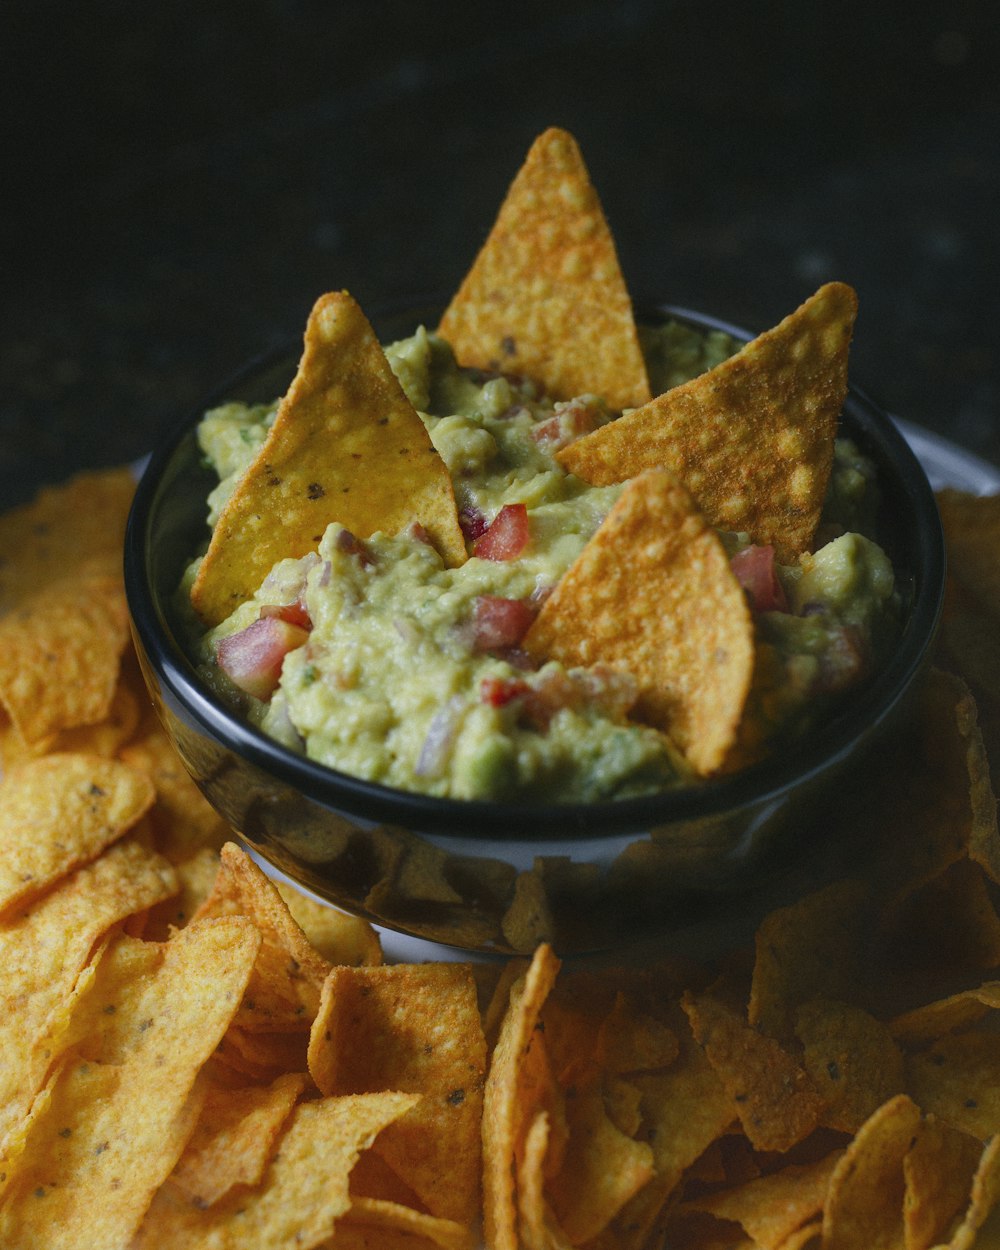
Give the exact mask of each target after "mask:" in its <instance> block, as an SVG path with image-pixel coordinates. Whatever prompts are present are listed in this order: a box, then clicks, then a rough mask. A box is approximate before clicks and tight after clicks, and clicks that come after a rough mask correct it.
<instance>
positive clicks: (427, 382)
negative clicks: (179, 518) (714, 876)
mask: <svg viewBox="0 0 1000 1250" xmlns="http://www.w3.org/2000/svg"><path fill="white" fill-rule="evenodd" d="M642 342H643V351H644V355H645V356H646V359H647V362H648V365H649V370H650V376H651V380H652V382H653V385H654V387H659V388H660V389H666V388H667V387H668V386H673V385H677V384H678V383H679V382H683V381H685V380H686V379H688V378H690V377H694V376H696V375H698V374H699V373H701V372H703V371H705V370H706V369H708V368H711V367H712V366H714V365H715V364H717V363H719V362H720V361H721V360H723V359H725V358H726V357H727V356H728V355H730V354H731V353H732V352H733V351H735V350H736V348H737V346H738V344H736V343H735V341H734V340H732V339H730V338H729V337H728V336H726V335H724V334H721V333H718V332H716V333H712V334H709V335H703V334H701V333H699V332H697V331H694V330H692V329H689V328H687V327H685V326H682V325H679V324H676V323H670V324H668V325H666V326H662V327H657V328H655V329H643V331H642ZM386 355H387V358H388V360H389V362H390V365H391V367H392V369H393V372H394V373H395V375H396V377H397V378H398V379H399V382H400V383H401V385H402V387H403V389H404V391H405V392H406V395H407V397H408V398H409V400H410V402H411V403H412V404H413V406H414V408H415V409H416V410H417V411H418V412H419V413H420V415H421V418H422V420H423V421H424V424H425V425H426V427H427V429H428V432H429V434H430V437H431V440H432V442H433V444H434V447H435V448H436V449H437V451H438V453H439V454H440V456H441V457H442V459H443V460H444V462H445V464H446V465H447V468H448V470H449V472H450V474H451V478H452V481H453V483H454V489H455V496H456V502H457V504H458V509H459V518H460V522H461V526H462V530H463V532H464V534H465V537H466V540H467V544H468V548H469V551H470V556H469V558H468V560H467V561H466V562H465V563H464V564H462V565H460V566H459V567H456V568H449V567H446V566H445V564H444V562H443V561H442V559H441V557H440V555H439V554H438V552H437V551H436V549H435V548H434V547H433V546H432V545H430V543H429V542H428V541H427V536H426V534H424V533H423V532H422V530H421V527H420V526H419V525H417V524H414V525H411V526H410V527H409V529H407V530H406V531H405V532H403V533H400V534H382V533H376V534H374V535H373V536H371V537H368V538H364V539H361V538H358V537H357V536H355V535H354V534H352V533H350V532H349V531H348V530H346V529H344V527H343V526H340V525H337V524H333V525H331V526H329V528H328V529H327V530H326V532H325V534H324V535H323V536H322V539H321V541H320V542H319V544H318V547H317V549H316V550H315V551H312V552H310V553H309V554H308V555H306V556H304V557H303V558H301V559H295V560H292V559H288V560H282V561H280V562H279V563H278V564H277V565H276V566H275V567H274V568H273V569H272V571H271V572H270V574H269V575H268V576H267V578H266V579H265V580H264V582H263V584H262V585H261V586H260V587H259V589H258V590H257V591H256V593H255V595H254V597H253V598H252V599H251V600H249V601H248V602H246V603H243V604H242V605H241V606H240V607H239V608H237V609H236V611H234V612H233V613H232V615H231V616H229V617H228V618H227V619H226V620H224V621H223V622H222V623H221V624H220V625H218V626H216V627H215V628H214V629H210V630H208V631H207V632H203V631H202V628H201V627H200V626H198V625H196V624H195V622H194V621H193V619H192V620H191V625H192V639H193V641H192V648H193V651H194V654H195V656H196V659H197V662H198V664H199V667H200V669H201V671H202V673H203V675H204V676H205V677H206V679H207V680H208V681H209V682H210V683H211V684H212V685H213V686H214V687H215V688H216V690H217V691H218V692H219V693H220V694H221V695H222V696H223V697H224V698H225V699H227V700H228V701H229V702H231V703H233V704H234V705H236V706H238V707H239V708H240V709H241V710H242V711H243V713H244V714H245V715H246V716H248V717H249V718H250V720H251V721H253V722H254V723H255V724H257V725H258V726H259V727H260V728H261V729H262V730H263V731H264V732H265V733H267V734H269V735H270V736H272V737H273V738H275V739H277V740H278V741H280V742H282V743H284V744H285V745H286V746H288V747H290V748H292V749H294V750H296V751H301V752H303V753H304V754H305V755H307V756H308V757H309V758H311V759H313V760H316V761H318V762H319V763H321V764H324V765H327V766H329V767H331V768H335V769H337V770H340V771H343V772H346V773H350V774H353V775H354V776H357V777H361V778H365V779H368V780H371V781H376V782H380V783H383V784H385V785H389V786H395V787H398V788H402V789H407V790H413V791H419V792H422V793H426V794H432V795H441V796H449V797H453V798H460V799H495V798H501V799H511V798H516V799H522V800H527V799H546V800H555V801H563V802H566V801H593V800H600V799H608V798H620V797H624V796H628V795H636V794H643V793H648V792H651V791H655V790H658V789H664V788H670V787H675V786H680V785H685V784H693V783H694V781H695V779H694V778H693V777H692V776H691V774H690V772H689V769H688V767H687V765H686V764H685V762H684V761H683V759H682V758H681V757H680V756H679V755H678V753H677V752H676V751H675V750H674V748H673V747H672V745H671V743H670V741H669V740H668V738H667V737H666V736H665V735H664V734H662V733H661V732H660V731H658V730H657V729H654V728H652V727H650V726H647V725H643V724H640V723H638V722H636V721H634V720H632V719H630V715H629V713H630V710H631V708H632V706H633V704H634V702H635V700H636V697H637V689H636V683H635V682H634V680H633V679H632V678H631V677H630V675H629V674H628V673H627V672H622V671H620V670H617V669H611V668H610V667H606V666H601V665H597V666H593V667H589V668H568V669H567V668H565V667H564V666H563V665H562V664H560V663H557V662H548V663H545V664H543V665H541V667H537V666H536V665H535V664H534V663H533V662H532V661H531V660H530V659H529V657H528V655H527V654H526V653H525V652H524V651H523V650H522V649H521V648H520V646H519V645H518V644H519V642H520V639H521V638H522V636H523V635H524V633H525V631H526V630H527V628H528V626H529V625H530V624H531V622H532V620H533V619H534V616H535V614H536V612H537V610H538V608H539V606H540V605H541V603H542V602H544V599H545V597H546V596H547V595H548V594H549V593H550V592H551V590H552V589H553V587H554V586H555V585H556V583H557V582H558V581H559V579H560V577H561V576H562V575H563V573H565V571H566V570H567V569H568V568H569V567H570V565H571V564H572V563H573V562H574V560H575V559H576V557H577V556H578V555H579V554H580V552H581V550H582V548H583V546H584V544H585V543H586V542H587V540H588V539H589V538H590V537H591V536H592V535H593V533H594V532H595V530H596V529H597V528H598V526H599V525H600V523H601V521H602V520H603V518H604V517H605V516H606V515H607V513H608V511H609V509H610V508H611V506H612V504H613V503H614V502H615V500H616V499H617V497H618V495H619V494H620V492H621V490H622V487H621V486H617V485H616V486H603V487H594V486H590V485H588V484H587V483H585V482H583V481H582V480H580V479H579V478H576V477H575V476H573V475H572V474H570V473H568V472H567V471H566V470H565V469H563V468H562V467H561V466H560V464H559V463H558V461H557V460H556V459H555V452H556V451H558V450H559V449H560V448H561V447H563V446H565V445H567V444H568V443H569V442H571V441H572V440H573V439H575V438H577V437H580V436H581V435H583V434H586V433H588V432H590V431H592V430H594V429H596V428H598V426H601V425H603V424H605V423H607V422H608V421H610V420H613V419H614V417H615V416H617V415H618V414H617V413H615V412H613V411H611V410H609V408H608V407H607V405H606V404H605V403H604V402H603V400H602V399H601V398H600V397H599V396H596V395H582V396H580V397H578V398H576V399H573V400H570V401H566V402H552V401H551V400H548V399H546V398H544V397H542V396H540V395H539V393H538V392H537V389H536V388H535V387H534V385H533V384H532V383H531V382H530V381H528V380H526V379H523V378H519V377H512V376H506V375H499V374H493V373H484V372H482V371H477V370H472V369H464V368H460V367H459V366H458V365H457V364H456V362H455V359H454V355H453V353H452V351H451V348H450V347H449V345H448V344H447V343H446V342H445V341H444V340H443V339H442V338H440V337H438V336H436V335H434V334H432V333H429V332H428V331H427V330H425V329H423V328H421V329H419V330H417V332H416V333H415V334H413V335H412V336H411V337H410V338H407V339H404V340H402V341H400V342H397V343H393V344H391V345H390V346H388V347H387V348H386ZM276 410H277V404H276V403H275V404H271V405H261V406H246V405H242V404H226V405H223V406H222V407H220V408H216V409H214V410H212V411H211V412H209V413H207V414H206V415H205V417H204V419H203V421H202V423H201V426H200V428H199V442H200V446H201V449H202V451H203V453H204V455H205V457H206V458H207V460H208V462H209V463H210V464H211V466H212V468H213V469H214V470H215V472H217V473H218V475H219V479H220V480H219V484H218V486H217V487H216V488H215V489H214V490H213V491H212V493H211V495H210V497H209V523H210V524H214V522H215V520H216V519H217V518H218V516H219V513H220V511H221V509H222V508H223V507H224V505H225V502H226V500H227V499H228V498H229V495H230V494H231V492H232V490H233V488H234V486H235V484H236V482H237V481H238V480H239V478H240V475H241V474H242V473H243V472H244V471H245V470H246V468H247V467H248V465H249V464H250V463H251V461H252V460H253V458H254V456H255V455H256V452H257V451H258V449H259V448H260V447H261V445H262V444H263V441H264V439H265V437H266V435H267V431H268V429H269V428H270V425H271V423H272V422H273V420H274V416H275V412H276ZM873 479H874V474H873V469H872V466H871V465H870V463H869V462H868V461H867V460H866V459H865V458H864V457H863V456H862V455H861V454H860V453H859V452H858V450H857V449H856V448H855V447H853V446H852V445H851V444H850V443H847V442H840V443H839V444H838V446H837V450H836V458H835V467H834V471H833V474H832V475H831V485H830V492H829V498H828V501H827V507H826V511H825V513H824V519H823V523H822V525H821V536H822V538H823V539H824V540H828V541H822V543H821V545H819V546H818V549H817V550H816V551H815V552H814V553H813V554H810V555H805V556H803V557H802V558H801V560H800V562H799V563H798V564H797V565H795V566H794V567H782V566H779V565H777V564H776V563H775V562H774V558H773V551H772V550H771V548H761V547H755V546H753V545H751V544H750V543H749V540H748V538H747V536H746V535H741V534H724V535H723V540H724V542H725V544H726V548H727V551H728V553H729V554H730V556H731V558H732V563H733V568H734V571H735V572H736V574H737V576H738V578H739V579H740V581H741V583H742V584H743V585H744V587H745V588H746V591H747V594H748V596H749V597H750V600H751V604H752V606H753V608H754V620H755V628H756V635H757V655H758V661H757V672H756V676H755V679H754V686H753V690H752V692H751V696H750V700H749V703H748V707H747V711H746V714H745V716H744V721H745V724H744V727H743V731H742V733H741V740H740V743H739V747H738V753H737V754H738V755H739V757H740V760H741V761H745V760H749V759H753V758H756V756H758V755H759V754H761V753H763V752H764V751H766V750H768V749H772V748H773V746H774V745H775V743H777V742H779V741H781V740H783V739H785V738H787V737H788V736H790V735H792V734H795V733H798V732H801V730H802V729H803V728H804V727H805V726H806V725H807V724H808V723H811V722H812V721H814V720H815V719H816V717H817V716H818V715H819V714H821V713H822V711H823V709H825V708H826V707H828V706H829V705H830V704H832V703H833V702H835V700H836V699H837V698H838V696H840V695H841V693H842V692H843V691H844V690H846V689H848V688H850V687H851V686H853V685H855V684H856V683H857V682H858V681H860V680H862V679H863V678H864V677H865V676H866V675H867V674H868V673H869V672H870V671H871V669H872V667H873V666H875V665H877V664H878V662H879V657H880V655H881V654H882V653H883V651H884V648H885V647H886V646H887V645H889V643H890V641H891V638H892V636H893V629H894V622H895V616H896V593H895V590H894V584H893V570H892V566H891V564H890V562H889V560H888V558H887V557H886V555H885V554H884V553H883V552H882V551H881V549H880V548H879V547H878V546H877V544H876V543H875V541H874V540H873V538H871V537H870V536H869V535H870V534H871V526H872V518H873V515H874V492H875V483H874V480H873ZM197 566H198V562H197V561H195V562H194V564H193V565H192V566H191V568H190V569H189V570H188V573H187V575H186V577H185V583H184V587H182V594H181V599H182V600H183V601H185V602H186V601H187V595H186V593H185V592H186V589H187V588H188V587H189V586H190V584H191V581H192V580H193V578H194V575H195V573H196V572H197Z"/></svg>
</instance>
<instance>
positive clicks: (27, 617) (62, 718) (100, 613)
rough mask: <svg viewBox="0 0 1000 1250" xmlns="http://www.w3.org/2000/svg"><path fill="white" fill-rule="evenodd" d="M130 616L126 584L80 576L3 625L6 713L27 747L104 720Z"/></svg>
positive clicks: (25, 604) (45, 592)
mask: <svg viewBox="0 0 1000 1250" xmlns="http://www.w3.org/2000/svg"><path fill="white" fill-rule="evenodd" d="M127 640H128V614H127V612H126V608H125V595H124V591H123V590H122V588H121V585H120V579H118V578H115V577H112V576H106V575H99V574H90V575H84V574H76V575H73V576H70V577H66V578H64V579H63V580H62V581H58V582H52V583H50V584H48V585H46V586H44V587H43V588H42V589H41V590H39V591H37V592H36V593H35V594H33V595H31V596H29V597H28V598H25V599H24V600H23V601H22V602H21V603H20V604H19V605H18V607H17V608H15V609H14V611H12V612H9V613H8V614H7V615H6V616H4V617H0V706H2V707H3V708H4V709H5V710H6V712H7V714H8V716H9V717H10V719H11V721H12V722H13V724H14V727H15V729H16V730H17V732H18V733H19V734H20V736H21V738H22V739H23V740H24V741H25V742H26V743H29V744H30V743H33V742H37V741H38V740H39V739H41V738H45V737H46V736H47V735H49V734H52V733H57V732H58V731H59V730H61V729H74V728H76V727H77V726H78V725H91V724H94V723H95V722H96V721H100V720H103V719H104V718H105V717H106V716H107V714H108V712H109V710H110V708H111V703H112V700H113V699H114V694H115V686H116V684H117V682H118V670H119V666H120V663H121V656H122V652H123V650H124V649H125V644H126V642H127Z"/></svg>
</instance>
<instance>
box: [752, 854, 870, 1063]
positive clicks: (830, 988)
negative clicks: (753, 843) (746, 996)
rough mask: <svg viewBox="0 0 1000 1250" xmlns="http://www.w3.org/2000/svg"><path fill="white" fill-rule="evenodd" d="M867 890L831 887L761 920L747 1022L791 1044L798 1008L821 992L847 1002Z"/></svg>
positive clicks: (851, 884) (856, 885) (857, 884)
mask: <svg viewBox="0 0 1000 1250" xmlns="http://www.w3.org/2000/svg"><path fill="white" fill-rule="evenodd" d="M869 893H870V888H869V886H868V885H867V884H865V883H863V882H861V881H852V880H850V879H846V880H843V881H835V882H833V883H832V884H831V885H828V886H824V887H823V888H822V889H820V890H816V891H814V892H812V893H810V894H806V895H804V896H803V897H802V898H800V899H797V900H796V901H795V902H794V903H790V904H789V905H788V906H787V907H779V908H776V909H775V910H774V911H772V912H770V913H769V914H768V915H767V916H765V917H764V919H763V921H762V922H761V924H760V927H759V928H758V930H757V935H756V938H755V959H754V968H753V981H752V983H751V986H750V1002H749V1005H748V1008H747V1018H748V1020H749V1022H750V1024H752V1025H753V1026H754V1028H758V1029H760V1030H761V1031H762V1032H764V1033H769V1034H770V1035H771V1036H772V1037H777V1038H782V1039H784V1038H790V1037H792V1036H793V1035H794V1032H795V1012H796V1009H797V1007H798V1006H799V1004H800V1003H803V1002H805V1001H806V999H809V998H811V997H812V996H813V995H814V994H815V993H816V987H817V986H820V985H821V986H823V990H824V993H825V994H826V995H827V996H829V997H831V998H845V999H846V998H849V997H850V995H851V990H852V989H853V988H854V987H855V986H856V983H857V982H856V977H857V962H858V959H859V958H860V955H861V951H862V949H863V946H864V934H865V929H866V922H867V916H868V907H869V903H868V896H869Z"/></svg>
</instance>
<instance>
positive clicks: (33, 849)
mask: <svg viewBox="0 0 1000 1250" xmlns="http://www.w3.org/2000/svg"><path fill="white" fill-rule="evenodd" d="M153 797H154V795H153V787H152V786H151V785H150V783H149V781H148V779H147V778H146V777H144V776H142V774H141V773H136V772H133V771H132V769H131V768H127V767H126V766H125V765H124V764H120V763H118V762H117V761H116V760H106V759H103V758H101V757H100V756H97V755H47V756H43V757H42V758H41V759H37V760H32V761H31V762H30V763H27V764H22V765H21V766H20V767H19V768H17V769H15V770H14V771H13V772H12V773H10V774H9V775H8V776H6V777H5V778H4V779H3V781H2V782H0V844H2V846H3V858H2V859H0V916H3V915H4V914H8V913H9V912H10V910H11V909H12V908H13V907H14V906H16V905H17V904H18V903H22V902H24V901H26V900H28V899H31V898H35V897H36V896H37V895H39V894H41V893H42V892H43V891H44V890H45V889H47V888H48V886H50V885H51V884H52V883H53V882H54V881H57V880H58V879H59V878H60V877H63V876H65V875H66V874H67V873H69V872H70V871H71V870H72V869H73V868H76V867H77V866H78V865H80V864H84V863H86V862H87V861H88V860H91V859H96V858H97V856H98V855H99V854H100V853H101V851H103V850H104V849H105V848H106V847H108V846H110V845H111V843H112V842H115V841H116V840H117V839H118V838H120V837H121V836H122V835H123V834H124V833H126V832H127V831H128V830H129V829H131V828H132V826H133V825H135V824H136V823H137V822H138V821H139V819H140V818H141V817H142V816H143V815H144V814H145V813H146V812H147V811H148V810H149V808H150V807H151V806H152V804H153Z"/></svg>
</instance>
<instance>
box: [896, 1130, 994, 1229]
mask: <svg viewBox="0 0 1000 1250" xmlns="http://www.w3.org/2000/svg"><path fill="white" fill-rule="evenodd" d="M982 1150H983V1145H982V1142H980V1141H978V1140H977V1139H976V1138H975V1137H970V1136H969V1135H968V1134H966V1133H959V1132H957V1131H956V1130H955V1129H953V1128H949V1127H948V1125H946V1124H941V1123H939V1122H938V1121H937V1120H935V1119H934V1117H933V1116H928V1117H926V1118H925V1119H924V1120H923V1122H922V1123H921V1125H920V1131H919V1133H918V1134H917V1140H916V1141H915V1142H914V1144H913V1146H912V1147H911V1148H910V1150H909V1151H908V1152H907V1153H906V1155H905V1156H904V1158H903V1178H904V1180H905V1182H906V1194H905V1197H904V1200H903V1227H904V1233H905V1237H906V1248H907V1250H924V1248H925V1247H928V1246H935V1245H937V1244H938V1243H939V1242H941V1241H942V1240H943V1239H944V1238H945V1237H946V1236H947V1235H948V1232H949V1231H950V1229H951V1228H952V1227H953V1226H954V1224H955V1221H956V1217H957V1216H958V1215H960V1214H961V1213H962V1212H963V1211H964V1209H965V1204H966V1200H967V1198H968V1196H969V1193H970V1190H971V1188H972V1180H973V1177H974V1176H975V1173H976V1168H977V1167H978V1165H979V1160H980V1157H981V1155H982Z"/></svg>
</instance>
